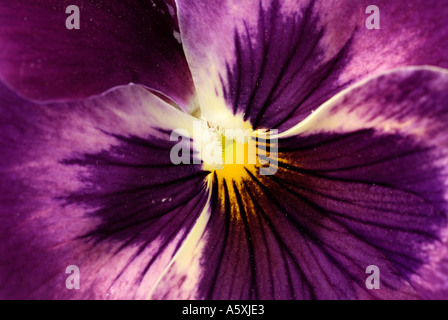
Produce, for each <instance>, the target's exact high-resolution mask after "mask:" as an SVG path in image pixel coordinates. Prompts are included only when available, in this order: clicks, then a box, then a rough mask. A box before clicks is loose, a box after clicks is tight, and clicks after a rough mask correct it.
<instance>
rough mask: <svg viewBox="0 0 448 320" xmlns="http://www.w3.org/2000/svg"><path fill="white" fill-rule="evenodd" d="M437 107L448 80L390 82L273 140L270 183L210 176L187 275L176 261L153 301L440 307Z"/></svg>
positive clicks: (425, 72) (441, 141)
mask: <svg viewBox="0 0 448 320" xmlns="http://www.w3.org/2000/svg"><path fill="white" fill-rule="evenodd" d="M446 101H448V71H446V70H441V69H440V70H439V69H434V68H408V69H403V70H400V71H396V72H391V73H388V74H386V75H383V76H380V77H376V78H374V79H371V80H370V81H367V82H363V83H361V84H359V85H358V86H356V87H354V88H352V89H351V90H349V91H347V92H344V93H343V94H341V95H339V96H337V97H335V98H334V99H333V100H332V101H330V102H328V103H327V104H326V105H324V106H323V107H322V109H319V110H318V111H317V112H316V113H315V114H314V115H313V116H311V117H310V118H309V119H307V120H306V121H305V122H304V123H303V124H301V125H299V126H297V127H296V128H294V130H291V132H290V134H288V133H285V134H284V135H281V139H280V140H279V146H280V150H279V168H278V172H277V174H276V175H274V176H258V175H256V174H253V173H250V172H248V175H249V178H247V179H245V180H244V181H243V182H242V183H241V184H239V183H236V182H232V181H228V180H221V179H219V174H218V175H216V176H215V177H214V180H213V192H214V194H213V196H212V202H211V210H210V220H209V222H208V225H207V227H206V229H205V233H203V235H202V237H201V238H198V241H197V242H196V246H195V247H194V248H190V250H189V254H190V255H194V256H195V258H194V259H190V260H191V261H190V263H191V265H192V269H193V270H194V272H190V271H189V269H188V268H187V267H185V266H182V265H181V264H176V262H177V260H176V261H175V262H174V264H173V265H172V266H171V268H170V269H169V270H168V271H167V273H166V274H165V276H164V277H163V278H162V281H161V282H160V283H159V286H158V289H157V290H155V294H154V295H153V297H155V298H166V297H176V298H177V297H181V298H185V297H188V298H191V296H189V295H188V294H189V293H191V292H192V291H191V289H190V288H192V287H194V286H193V285H192V283H195V285H196V287H197V289H196V290H195V291H193V293H194V295H193V297H194V298H200V299H204V298H205V299H237V300H239V299H415V298H439V299H440V298H443V299H446V298H447V297H448V286H447V284H446V283H447V282H446V280H447V277H448V274H447V271H446V270H447V265H448V255H447V250H446V248H447V245H448V243H447V241H448V232H447V231H448V228H447V218H448V216H447V213H448V192H447V190H448V180H447V177H448V172H447V168H448V166H447V164H448V133H447V130H446V123H448V105H447V102H446ZM181 258H183V260H182V261H183V262H182V263H185V261H188V260H186V259H185V257H182V255H181ZM196 261H200V263H199V264H198V263H197V262H196ZM371 265H374V266H378V267H379V270H380V289H379V290H369V289H368V288H367V286H366V279H367V277H368V276H369V274H366V269H367V267H369V266H371ZM173 284H174V285H175V286H177V285H179V286H180V288H181V289H180V290H177V291H175V290H172V291H166V290H165V289H167V288H170V285H173ZM163 292H165V295H163V294H162V293H163ZM166 292H168V294H166Z"/></svg>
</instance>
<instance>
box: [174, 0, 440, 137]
mask: <svg viewBox="0 0 448 320" xmlns="http://www.w3.org/2000/svg"><path fill="white" fill-rule="evenodd" d="M375 3H376V4H377V6H378V7H379V8H380V16H381V20H380V21H381V24H380V28H381V29H380V30H368V29H367V28H366V20H367V18H368V17H369V15H367V14H366V13H365V12H366V8H367V7H368V6H369V5H370V4H371V3H370V2H369V1H358V0H350V1H324V0H321V1H318V0H316V1H298V0H263V1H246V2H244V3H241V1H236V0H223V1H196V0H179V1H178V6H179V21H180V29H181V34H182V39H183V40H182V41H183V45H184V48H185V53H186V56H187V59H188V61H189V64H190V67H191V70H192V74H193V78H194V81H195V85H196V87H197V90H198V95H199V100H200V104H201V107H202V115H203V117H204V118H206V119H207V120H209V121H211V122H218V124H219V122H220V118H222V117H223V116H226V117H228V116H229V115H232V114H238V115H240V116H241V117H243V118H244V120H247V121H250V123H251V124H252V126H253V127H254V128H277V129H280V130H286V129H288V128H291V126H293V125H295V124H296V123H298V122H299V121H301V120H303V119H304V118H306V117H307V116H308V115H309V114H310V113H311V112H312V110H314V109H316V108H317V107H318V106H319V105H320V104H322V103H324V102H325V101H326V100H328V99H329V98H331V97H332V96H333V95H334V94H336V93H338V92H340V91H341V90H343V89H344V88H347V87H348V86H349V85H352V84H354V83H355V82H356V81H358V80H361V79H363V78H365V77H368V76H370V75H372V74H375V73H378V72H381V71H385V70H389V69H392V68H396V67H399V66H407V65H436V66H442V67H448V58H447V57H448V51H447V50H448V49H447V48H448V33H447V32H446V27H445V22H444V21H446V20H447V19H448V4H447V3H446V2H444V1H429V2H428V1H426V0H417V1H412V2H411V3H406V4H403V3H401V2H397V1H395V2H394V1H376V2H375ZM434 17H437V18H434ZM210 26H213V27H210Z"/></svg>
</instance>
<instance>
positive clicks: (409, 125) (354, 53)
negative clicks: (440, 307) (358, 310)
mask: <svg viewBox="0 0 448 320" xmlns="http://www.w3.org/2000/svg"><path fill="white" fill-rule="evenodd" d="M371 4H372V3H370V2H369V1H364V0H362V1H357V0H356V1H355V0H344V1H327V0H325V1H324V0H308V1H307V0H259V1H249V0H247V1H240V0H216V1H215V0H176V1H174V0H165V1H163V0H131V1H118V0H108V1H95V0H77V1H66V0H45V1H41V2H39V3H38V4H37V3H36V1H31V0H22V1H12V2H11V1H6V0H0V43H1V49H0V115H1V116H0V138H1V139H0V155H1V157H0V298H2V299H147V298H149V299H446V298H448V243H447V242H448V216H447V214H448V129H447V127H446V126H447V123H448V69H447V68H448V28H447V27H446V21H447V19H448V3H447V2H446V1H438V0H430V1H428V0H412V1H407V2H406V3H404V2H399V1H387V0H377V1H376V3H375V5H376V6H378V8H379V9H380V10H381V28H380V29H374V30H370V29H368V28H366V25H365V21H366V19H367V17H368V15H367V14H366V13H365V11H366V8H367V7H368V6H369V5H371ZM69 5H77V6H78V7H79V9H80V15H81V27H80V29H79V30H68V29H67V28H66V27H65V19H66V18H67V14H66V13H65V9H66V7H67V6H69ZM198 121H200V122H201V123H205V124H207V125H208V126H209V127H212V128H215V129H216V128H219V129H216V130H217V131H218V132H219V131H220V130H222V129H238V128H243V129H247V128H249V129H250V130H251V131H253V132H257V131H259V130H265V129H268V130H269V129H278V130H279V134H278V135H277V136H276V139H277V140H278V165H277V167H276V173H275V174H273V175H261V174H260V172H259V169H260V166H261V164H260V163H259V162H257V164H256V165H249V164H243V165H235V166H236V167H231V168H230V169H229V167H227V166H224V168H217V167H210V166H208V165H207V163H206V161H205V160H204V158H201V157H202V153H201V152H200V151H195V153H192V154H191V158H192V159H191V160H193V159H194V160H198V159H199V162H197V161H189V162H190V163H191V164H180V165H176V164H174V163H173V161H172V158H171V154H172V150H173V147H174V146H175V145H176V143H177V142H176V141H172V140H173V139H172V136H171V133H172V132H173V131H174V130H177V129H183V130H185V131H186V132H189V133H192V132H193V131H194V126H195V123H197V122H198ZM197 143H198V141H197V140H196V141H195V140H194V138H193V140H192V141H191V145H192V146H193V147H194V148H196V149H195V150H197ZM267 143H271V141H268V142H267ZM224 152H226V150H224ZM201 160H202V161H201ZM68 266H77V267H78V268H79V272H80V287H79V289H74V290H70V289H69V288H67V286H66V285H67V283H66V280H67V277H68V276H69V274H67V273H66V270H67V267H68ZM369 266H377V267H378V270H380V272H381V277H380V285H381V286H380V288H379V290H376V289H373V290H372V288H368V286H366V278H367V277H368V276H369V274H366V268H367V267H369Z"/></svg>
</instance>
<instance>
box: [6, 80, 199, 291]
mask: <svg viewBox="0 0 448 320" xmlns="http://www.w3.org/2000/svg"><path fill="white" fill-rule="evenodd" d="M0 109H1V110H0V111H1V114H2V118H1V120H0V136H1V142H0V151H1V154H2V157H1V158H0V243H1V246H0V298H3V299H5V298H8V299H36V298H37V299H72V298H73V299H134V298H135V299H142V298H146V297H147V295H148V293H149V292H150V291H151V289H152V287H153V286H154V284H155V283H156V281H157V279H158V278H159V276H160V275H161V274H162V273H163V271H164V270H165V268H166V267H167V266H168V265H169V263H170V261H171V259H172V258H173V257H174V255H175V254H176V252H177V250H178V249H179V248H180V247H181V246H182V244H183V243H184V242H185V240H186V238H187V237H188V235H189V233H190V231H191V229H192V227H193V226H194V224H195V223H196V221H197V220H198V218H199V216H200V214H201V212H202V210H203V208H204V206H205V204H206V201H207V197H208V192H207V190H206V186H205V184H204V179H205V176H206V175H207V173H206V172H202V171H201V166H200V165H180V166H175V165H173V164H172V162H171V160H170V151H171V148H172V146H173V144H174V142H171V141H170V136H169V134H168V132H171V130H173V128H187V129H188V128H191V127H192V122H193V118H192V117H191V116H188V115H186V114H185V113H183V112H181V111H180V110H178V109H176V108H174V107H172V106H170V105H168V104H166V103H165V102H163V101H162V100H160V99H159V98H157V97H156V96H154V95H153V94H151V93H150V92H148V91H147V90H146V89H143V88H141V87H138V86H127V87H123V88H120V89H116V90H113V91H111V92H109V93H108V94H106V95H104V96H102V97H99V98H95V99H90V100H84V101H79V102H71V103H65V104H62V103H60V104H48V105H42V104H33V103H30V102H27V101H26V100H23V99H22V98H20V97H18V96H17V95H15V94H14V93H13V92H11V91H9V90H8V89H6V87H5V86H2V87H0ZM166 119H170V122H166V121H165V122H164V121H163V120H166ZM71 265H75V266H77V267H78V268H79V269H80V290H68V289H67V288H66V279H67V278H68V277H69V274H66V268H67V267H68V266H71Z"/></svg>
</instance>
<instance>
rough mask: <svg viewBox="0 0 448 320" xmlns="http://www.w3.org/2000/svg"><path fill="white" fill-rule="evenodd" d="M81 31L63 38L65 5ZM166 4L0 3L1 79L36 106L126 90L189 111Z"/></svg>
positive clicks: (157, 0)
mask: <svg viewBox="0 0 448 320" xmlns="http://www.w3.org/2000/svg"><path fill="white" fill-rule="evenodd" d="M74 4H76V5H77V6H78V7H79V10H80V29H79V30H76V29H73V30H68V29H67V28H66V25H65V22H66V19H67V18H68V17H69V15H70V14H66V8H67V7H68V6H69V5H74ZM175 14H176V8H175V4H174V2H173V1H164V0H153V1H149V0H148V1H138V0H131V1H126V2H123V1H96V0H80V1H76V3H75V2H73V1H66V0H63V1H61V0H46V1H40V2H39V3H37V2H35V1H28V0H24V1H1V2H0V46H1V48H2V50H1V51H0V78H2V79H3V80H4V81H5V82H6V83H7V84H8V85H9V86H11V87H12V88H14V89H15V90H17V91H18V92H19V93H20V94H21V95H24V96H26V97H27V98H31V99H36V100H47V101H56V100H69V99H82V98H85V97H88V96H91V95H97V94H100V93H102V92H104V91H106V90H109V89H110V88H112V87H115V86H118V85H124V84H128V83H130V82H133V83H137V84H142V85H144V86H146V87H148V88H150V89H152V90H155V91H158V92H160V93H162V94H164V95H166V96H168V97H169V98H170V99H172V100H174V101H175V102H176V103H178V104H179V105H180V106H181V107H183V108H185V109H188V107H189V105H190V103H191V101H192V100H193V95H194V88H193V82H192V79H191V74H190V71H189V68H188V65H187V62H186V60H185V56H184V53H183V50H182V45H181V44H180V40H179V39H180V38H179V30H178V25H177V20H176V18H175V17H173V16H172V15H175Z"/></svg>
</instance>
